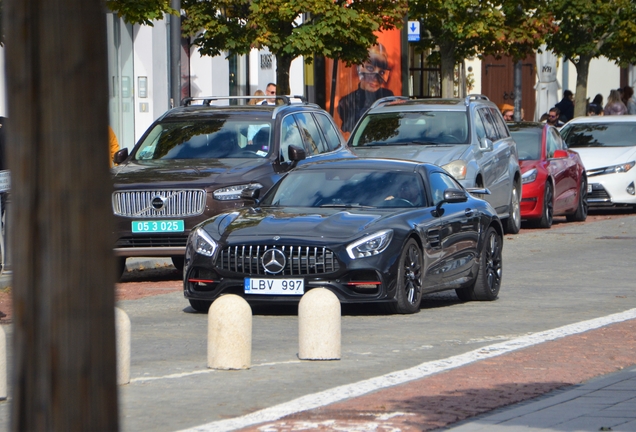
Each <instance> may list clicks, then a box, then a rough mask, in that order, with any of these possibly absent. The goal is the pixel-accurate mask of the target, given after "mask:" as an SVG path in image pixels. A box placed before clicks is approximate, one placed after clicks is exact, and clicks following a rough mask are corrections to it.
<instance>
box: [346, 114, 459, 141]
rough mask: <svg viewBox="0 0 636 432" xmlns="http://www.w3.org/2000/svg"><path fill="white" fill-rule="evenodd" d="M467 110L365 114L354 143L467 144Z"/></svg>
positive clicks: (353, 139) (356, 132)
mask: <svg viewBox="0 0 636 432" xmlns="http://www.w3.org/2000/svg"><path fill="white" fill-rule="evenodd" d="M467 142H468V120H467V117H466V112H465V111H415V112H412V111H409V112H392V113H382V114H372V115H367V116H365V117H364V118H363V119H362V121H361V123H360V126H359V127H358V128H357V129H356V131H355V135H354V136H353V138H352V140H351V143H352V145H353V146H354V147H359V146H380V145H405V144H406V145H408V144H418V143H421V144H465V143H467Z"/></svg>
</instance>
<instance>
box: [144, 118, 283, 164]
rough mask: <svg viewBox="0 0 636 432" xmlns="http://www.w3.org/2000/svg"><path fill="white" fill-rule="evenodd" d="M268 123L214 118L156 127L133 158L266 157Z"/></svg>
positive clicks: (267, 150)
mask: <svg viewBox="0 0 636 432" xmlns="http://www.w3.org/2000/svg"><path fill="white" fill-rule="evenodd" d="M270 129H271V127H270V123H269V122H267V121H263V120H249V119H240V120H232V119H224V118H214V119H205V120H189V121H183V122H166V123H158V124H156V125H155V126H154V127H153V128H152V129H151V130H150V132H149V133H148V134H147V135H146V137H145V138H144V140H143V142H141V144H140V145H139V147H138V148H137V151H136V152H135V154H134V158H135V159H137V160H152V159H224V158H255V157H256V158H258V157H261V158H262V157H265V156H267V155H268V153H269V149H270Z"/></svg>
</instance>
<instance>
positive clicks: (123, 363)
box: [115, 307, 130, 385]
mask: <svg viewBox="0 0 636 432" xmlns="http://www.w3.org/2000/svg"><path fill="white" fill-rule="evenodd" d="M115 336H116V339H115V340H116V345H117V385H122V384H128V383H129V382H130V318H128V315H127V314H126V312H124V311H123V310H121V309H119V308H117V307H116V308H115Z"/></svg>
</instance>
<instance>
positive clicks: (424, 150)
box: [351, 144, 471, 166]
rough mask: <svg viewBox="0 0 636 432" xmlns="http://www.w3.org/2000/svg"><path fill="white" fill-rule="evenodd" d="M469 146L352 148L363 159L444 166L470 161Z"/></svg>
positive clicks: (422, 145) (415, 145)
mask: <svg viewBox="0 0 636 432" xmlns="http://www.w3.org/2000/svg"><path fill="white" fill-rule="evenodd" d="M469 147H470V146H469V145H468V144H433V145H424V144H412V145H392V146H377V147H373V146H370V147H351V150H352V151H353V152H354V153H355V154H356V155H357V156H361V157H373V158H393V159H406V160H412V161H417V162H428V163H433V164H435V165H439V166H443V165H446V164H447V163H450V162H452V161H454V160H459V159H463V160H468V159H471V158H470V157H468V155H467V153H468V148H469Z"/></svg>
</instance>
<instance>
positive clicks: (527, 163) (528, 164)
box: [519, 160, 543, 174]
mask: <svg viewBox="0 0 636 432" xmlns="http://www.w3.org/2000/svg"><path fill="white" fill-rule="evenodd" d="M542 164H543V162H542V161H540V160H522V161H519V169H520V170H521V174H523V173H525V172H528V171H530V170H531V169H532V168H539V167H540V166H541V165H542Z"/></svg>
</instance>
